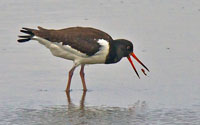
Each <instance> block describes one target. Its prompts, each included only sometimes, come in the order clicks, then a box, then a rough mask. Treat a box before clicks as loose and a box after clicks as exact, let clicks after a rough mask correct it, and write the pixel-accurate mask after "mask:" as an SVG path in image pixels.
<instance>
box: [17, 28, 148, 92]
mask: <svg viewBox="0 0 200 125" xmlns="http://www.w3.org/2000/svg"><path fill="white" fill-rule="evenodd" d="M20 31H21V32H22V33H25V34H27V35H24V36H19V38H20V39H19V40H18V42H20V43H23V42H27V41H29V40H37V41H38V42H39V43H41V44H42V45H44V46H46V47H47V48H48V49H49V50H50V51H51V53H52V54H53V55H54V56H57V57H61V58H64V59H68V60H72V61H73V62H74V65H73V67H72V68H71V70H70V71H69V76H68V82H67V87H66V91H70V84H71V79H72V75H73V72H74V70H75V68H76V67H77V66H79V65H81V70H80V76H81V80H82V84H83V90H84V91H86V90H87V88H86V84H85V77H84V66H85V65H86V64H101V63H103V64H112V63H117V62H119V61H120V60H121V59H122V58H123V57H127V59H128V60H129V62H130V63H131V65H132V67H133V69H134V70H135V72H136V74H137V76H138V77H139V74H138V72H137V70H136V68H135V66H134V64H133V62H132V60H131V58H130V56H133V57H134V58H135V59H136V60H137V62H139V63H140V64H141V65H142V66H143V67H144V68H145V69H146V70H147V71H149V69H148V68H147V67H146V66H145V65H144V64H143V63H142V62H141V61H140V60H139V59H138V58H137V57H136V55H135V54H134V53H133V44H132V43H131V42H130V41H128V40H125V39H116V40H113V39H112V37H111V36H110V35H108V34H107V33H105V32H103V31H101V30H98V29H94V28H90V27H70V28H66V29H60V30H54V29H44V28H42V27H38V29H30V28H22V29H21V30H20ZM139 78H140V77H139Z"/></svg>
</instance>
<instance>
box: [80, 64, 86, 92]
mask: <svg viewBox="0 0 200 125" xmlns="http://www.w3.org/2000/svg"><path fill="white" fill-rule="evenodd" d="M84 66H85V65H81V70H80V76H81V81H82V84H83V91H87V87H86V84H85V73H84Z"/></svg>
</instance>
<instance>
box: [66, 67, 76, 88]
mask: <svg viewBox="0 0 200 125" xmlns="http://www.w3.org/2000/svg"><path fill="white" fill-rule="evenodd" d="M75 68H76V66H73V67H72V69H71V70H70V71H69V75H68V82H67V88H66V90H65V91H66V92H69V91H70V85H71V80H72V76H73V73H74V70H75Z"/></svg>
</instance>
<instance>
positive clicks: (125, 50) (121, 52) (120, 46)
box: [115, 39, 149, 78]
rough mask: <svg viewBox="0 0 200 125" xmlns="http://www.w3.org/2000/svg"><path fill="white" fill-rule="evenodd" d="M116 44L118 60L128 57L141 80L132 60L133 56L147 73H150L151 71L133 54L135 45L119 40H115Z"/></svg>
mask: <svg viewBox="0 0 200 125" xmlns="http://www.w3.org/2000/svg"><path fill="white" fill-rule="evenodd" d="M115 42H116V43H117V44H116V45H117V47H116V53H117V55H118V58H120V59H121V58H122V57H127V59H128V60H129V62H130V64H131V65H132V67H133V69H134V70H135V73H136V74H137V76H138V77H139V78H140V76H139V74H138V72H137V70H136V68H135V66H134V64H133V62H132V60H131V56H132V57H133V58H134V59H135V60H136V61H137V62H138V63H140V64H141V65H142V66H143V67H144V68H145V69H146V70H147V71H149V69H148V68H147V67H146V66H145V65H144V64H143V63H142V62H141V61H140V60H139V59H138V58H137V56H136V55H135V54H134V52H133V44H132V43H131V42H130V41H128V40H125V39H117V40H115Z"/></svg>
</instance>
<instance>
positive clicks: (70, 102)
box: [66, 91, 86, 110]
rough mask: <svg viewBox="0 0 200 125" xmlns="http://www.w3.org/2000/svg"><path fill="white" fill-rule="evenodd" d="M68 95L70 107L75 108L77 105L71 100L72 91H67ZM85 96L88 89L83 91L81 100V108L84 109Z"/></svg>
mask: <svg viewBox="0 0 200 125" xmlns="http://www.w3.org/2000/svg"><path fill="white" fill-rule="evenodd" d="M66 96H67V102H68V109H70V108H73V107H77V106H75V105H74V104H73V102H72V100H71V96H70V92H66ZM85 96H86V91H83V93H82V97H81V100H80V106H79V109H80V110H84V107H85Z"/></svg>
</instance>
